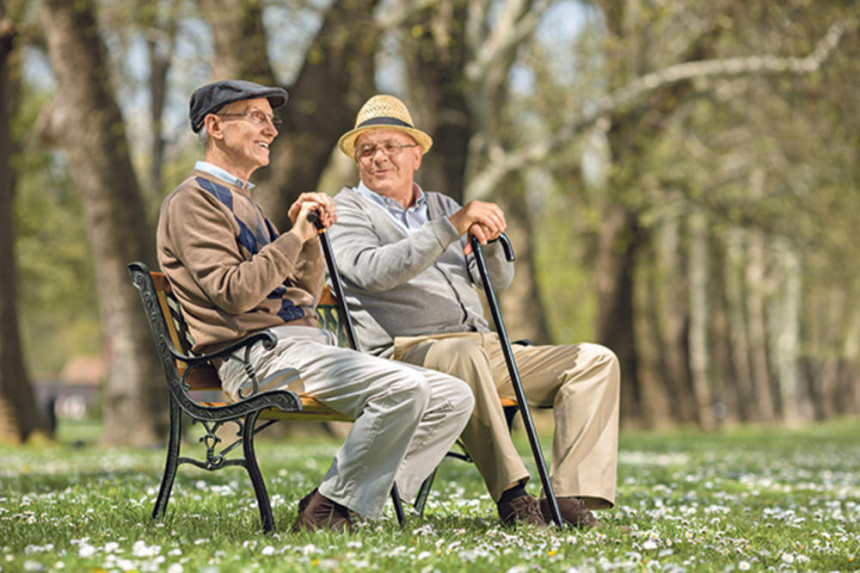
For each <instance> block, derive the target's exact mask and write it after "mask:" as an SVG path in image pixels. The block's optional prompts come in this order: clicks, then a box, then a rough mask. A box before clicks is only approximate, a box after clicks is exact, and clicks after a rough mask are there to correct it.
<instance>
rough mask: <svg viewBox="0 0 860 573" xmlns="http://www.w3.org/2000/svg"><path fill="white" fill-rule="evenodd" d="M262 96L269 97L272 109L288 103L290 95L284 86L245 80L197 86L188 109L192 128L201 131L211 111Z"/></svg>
mask: <svg viewBox="0 0 860 573" xmlns="http://www.w3.org/2000/svg"><path fill="white" fill-rule="evenodd" d="M261 97H264V98H266V99H268V100H269V104H270V105H271V106H272V109H275V108H278V107H281V106H282V105H284V104H285V103H287V98H288V97H289V96H288V95H287V90H285V89H284V88H277V87H272V88H269V87H266V86H261V85H260V84H255V83H254V82H246V81H244V80H224V81H220V82H214V83H211V84H207V85H205V86H203V87H200V88H197V89H196V90H194V93H193V94H191V102H190V104H189V110H188V118H189V119H190V120H191V129H192V130H193V131H194V133H197V132H198V131H200V128H202V127H203V119H204V118H205V117H206V116H207V115H208V114H210V113H216V112H217V111H218V110H219V109H221V108H222V107H224V106H225V105H227V104H228V103H233V102H234V101H241V100H243V99H257V98H261Z"/></svg>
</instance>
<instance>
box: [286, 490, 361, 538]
mask: <svg viewBox="0 0 860 573" xmlns="http://www.w3.org/2000/svg"><path fill="white" fill-rule="evenodd" d="M302 529H307V530H309V531H318V530H320V529H327V530H329V531H335V532H338V533H341V532H345V531H347V532H348V531H354V530H355V526H354V525H353V523H352V519H351V518H350V517H349V509H347V508H346V507H344V506H342V505H340V504H339V503H336V502H334V501H332V500H330V499H329V498H327V497H325V496H324V495H323V494H321V493H320V492H319V491H318V490H317V489H316V488H314V490H313V491H312V492H310V493H309V494H308V495H306V496H305V497H304V498H302V500H301V501H300V502H299V517H298V519H296V523H295V524H294V525H293V531H294V532H296V531H301V530H302Z"/></svg>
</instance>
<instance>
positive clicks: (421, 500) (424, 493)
mask: <svg viewBox="0 0 860 573" xmlns="http://www.w3.org/2000/svg"><path fill="white" fill-rule="evenodd" d="M435 478H436V470H433V473H431V474H430V475H429V476H427V479H425V480H424V483H422V484H421V488H420V489H419V490H418V495H417V496H415V503H414V504H412V507H414V508H415V511H417V512H418V515H420V516H422V517H423V516H424V506H425V505H427V498H428V497H429V495H430V489H431V488H432V487H433V480H434V479H435Z"/></svg>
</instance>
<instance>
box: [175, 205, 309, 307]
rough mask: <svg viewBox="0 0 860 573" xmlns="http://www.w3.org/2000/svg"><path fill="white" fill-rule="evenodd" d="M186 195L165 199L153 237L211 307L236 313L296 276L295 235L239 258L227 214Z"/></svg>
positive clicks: (232, 224) (233, 228)
mask: <svg viewBox="0 0 860 573" xmlns="http://www.w3.org/2000/svg"><path fill="white" fill-rule="evenodd" d="M187 191H188V192H184V193H176V194H174V195H173V196H171V197H170V198H168V200H166V201H165V204H164V206H163V210H162V216H161V218H160V220H161V226H162V228H161V229H159V233H160V235H162V236H163V237H164V238H166V239H167V240H165V241H160V242H163V243H166V244H169V245H170V248H171V249H173V250H174V252H173V253H170V254H171V255H172V258H173V259H175V260H177V261H182V264H183V266H184V267H185V269H186V270H187V271H188V273H189V274H190V275H191V278H193V280H194V281H195V282H196V283H197V284H199V285H200V288H201V289H202V290H203V291H204V292H205V293H206V295H207V296H208V297H209V299H210V300H211V301H212V303H214V304H215V305H217V306H218V307H219V308H221V309H222V310H224V311H226V312H228V313H231V314H242V313H245V312H248V311H250V310H251V309H253V308H255V307H256V306H258V305H259V304H260V302H261V301H262V300H263V299H265V298H266V296H267V295H268V294H269V293H271V292H272V291H273V290H275V289H276V288H277V287H278V286H279V285H281V284H283V282H284V280H285V279H286V278H287V277H290V276H295V275H296V271H297V268H298V262H299V260H300V255H301V253H302V251H303V249H302V243H301V240H300V239H299V238H298V237H296V236H295V235H293V234H292V233H286V234H283V235H281V236H280V237H278V238H277V239H275V240H274V241H273V242H272V243H270V244H268V245H266V246H264V247H262V248H261V249H260V251H259V253H257V254H256V255H254V256H253V257H251V258H250V259H249V260H245V258H244V257H243V256H242V253H241V251H240V247H239V245H238V244H237V241H236V235H237V233H238V229H237V226H236V223H235V221H234V218H233V215H232V213H230V211H229V210H227V209H226V208H224V207H223V206H222V205H221V204H220V203H218V201H216V200H214V199H212V198H210V197H209V196H207V194H205V193H202V192H196V191H195V190H194V189H187ZM302 276H304V275H302ZM321 276H322V275H321V273H320V277H321ZM320 282H321V280H320ZM319 288H321V286H320V287H319Z"/></svg>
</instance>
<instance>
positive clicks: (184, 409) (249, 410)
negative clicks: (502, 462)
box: [128, 263, 518, 532]
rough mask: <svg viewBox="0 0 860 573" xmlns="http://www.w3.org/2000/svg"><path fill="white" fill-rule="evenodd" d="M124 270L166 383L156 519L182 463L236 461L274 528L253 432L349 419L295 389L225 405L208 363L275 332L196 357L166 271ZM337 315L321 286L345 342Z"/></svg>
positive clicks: (420, 505) (510, 406)
mask: <svg viewBox="0 0 860 573" xmlns="http://www.w3.org/2000/svg"><path fill="white" fill-rule="evenodd" d="M128 269H129V273H130V275H131V279H132V282H133V284H134V286H135V287H136V288H137V289H138V290H139V292H140V297H141V300H142V302H143V305H144V310H145V311H146V315H147V319H148V321H149V325H150V328H151V329H152V334H153V337H154V338H155V343H156V347H157V349H158V354H159V358H160V361H161V366H162V370H163V371H164V375H165V378H166V381H167V386H168V399H169V417H170V429H169V432H168V442H167V460H166V463H165V468H164V474H163V476H162V479H161V485H160V487H159V492H158V497H157V499H156V502H155V507H154V509H153V512H152V517H153V519H156V520H161V519H163V518H164V514H165V512H166V509H167V503H168V501H169V499H170V494H171V492H172V489H173V483H174V481H175V478H176V474H177V471H178V468H179V466H180V465H182V464H191V465H193V466H196V467H198V468H201V469H204V470H209V471H217V470H220V469H222V468H225V467H232V466H240V467H243V468H245V470H246V471H247V472H248V475H249V477H250V479H251V484H252V486H253V488H254V493H255V495H256V498H257V505H258V508H259V511H260V519H261V521H262V525H263V530H264V531H266V532H270V531H272V530H273V529H274V518H273V515H272V510H271V502H270V500H269V495H268V491H267V489H266V484H265V481H264V480H263V477H262V474H261V472H260V469H259V465H258V462H257V458H256V453H255V449H254V437H255V436H256V434H258V433H259V432H261V431H262V430H264V429H265V428H268V427H269V426H271V425H272V424H274V423H276V422H278V421H286V420H289V421H301V422H351V421H352V420H351V419H350V418H349V417H347V416H344V415H343V414H340V413H339V412H336V411H334V410H332V409H330V408H328V407H327V406H325V405H323V404H321V403H320V402H318V401H317V400H315V399H314V398H313V397H312V396H309V395H301V394H296V393H294V392H292V391H290V390H275V391H267V392H261V393H256V392H253V393H252V395H250V396H248V397H246V398H245V399H244V400H242V401H241V402H238V403H226V402H224V401H223V399H224V395H223V392H222V388H221V380H220V379H219V378H218V373H217V369H216V368H215V366H214V365H213V364H212V361H213V360H215V359H218V358H223V357H226V356H228V355H232V356H233V358H234V359H238V360H243V357H242V354H243V352H244V349H245V348H248V347H250V346H251V345H253V344H263V345H264V347H265V348H272V347H273V346H274V344H275V342H276V339H275V336H274V335H273V334H272V333H270V332H260V333H255V334H253V335H250V336H248V337H246V338H245V339H243V340H241V341H239V342H237V343H235V344H233V345H231V346H229V347H227V348H225V349H223V350H221V351H220V352H217V353H214V354H210V355H205V356H204V355H194V354H193V353H192V352H191V347H192V345H193V341H192V339H191V337H190V334H189V332H188V328H187V325H186V322H185V319H184V317H183V316H182V311H181V309H180V306H179V301H178V300H177V299H176V297H175V296H174V295H173V293H172V290H171V287H170V283H169V282H168V281H167V278H166V277H165V276H164V274H163V273H161V272H158V271H149V270H148V269H147V267H146V266H145V265H144V264H142V263H131V264H129V265H128ZM340 312H341V311H340V309H339V307H338V305H337V301H336V300H335V298H334V297H333V296H332V294H331V292H330V291H329V289H328V288H326V289H325V290H324V292H323V296H322V298H321V300H320V303H319V304H318V306H317V314H318V316H319V319H320V325H321V326H322V327H323V328H326V329H328V330H331V331H332V332H334V333H335V334H336V335H337V338H338V341H339V343H340V345H341V346H347V347H348V346H349V343H348V335H347V332H346V329H345V328H344V324H343V320H342V319H341V317H340ZM251 371H253V369H251ZM266 381H267V380H262V381H260V380H256V381H252V386H253V387H254V388H256V387H260V386H263V387H264V386H265V385H266ZM501 402H502V406H503V408H504V411H505V416H506V418H507V421H508V426H509V427H511V426H512V423H513V419H514V417H515V416H516V414H517V411H518V409H517V403H516V401H514V400H510V399H505V398H503V399H501ZM186 418H187V419H188V420H190V422H191V424H192V425H197V424H199V425H200V426H202V428H203V436H202V437H201V438H200V439H199V441H200V443H201V444H203V446H204V447H205V454H204V455H203V457H202V458H194V457H188V456H181V455H180V451H181V446H182V438H183V434H184V428H185V427H186V426H187V423H188V421H187V420H186ZM227 423H232V424H236V426H237V432H236V435H237V436H240V437H239V438H237V439H235V440H233V441H232V442H230V443H228V444H222V443H221V442H222V439H221V437H220V436H221V435H223V433H224V432H219V430H220V429H221V428H222V426H223V425H224V424H227ZM457 445H458V446H459V447H458V450H451V451H450V452H449V453H448V456H449V457H452V458H455V459H459V460H462V461H465V462H471V461H472V459H471V458H470V456H469V454H468V452H467V451H466V449H465V447H463V444H462V442H459V441H458V443H457ZM239 446H241V452H242V457H229V456H228V454H230V453H231V452H232V451H233V450H235V449H237V448H238V447H239ZM435 475H436V469H434V470H433V472H432V473H431V474H430V476H429V477H428V478H427V479H426V480H425V481H424V483H423V484H422V485H421V488H420V489H419V491H418V494H417V495H416V498H415V501H414V503H413V507H414V509H415V511H416V512H417V513H418V514H419V515H422V514H423V513H424V508H425V506H426V503H427V499H428V497H429V494H430V491H431V489H432V485H433V481H434V478H435ZM391 497H392V502H393V503H394V509H395V514H396V515H397V519H398V521H399V522H400V523H401V524H402V523H403V522H404V520H405V516H404V513H403V508H402V505H401V502H400V499H399V496H398V495H397V491H396V488H395V490H393V491H392V496H391Z"/></svg>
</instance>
